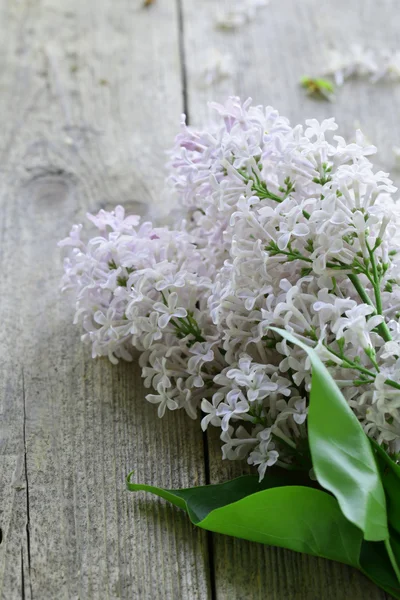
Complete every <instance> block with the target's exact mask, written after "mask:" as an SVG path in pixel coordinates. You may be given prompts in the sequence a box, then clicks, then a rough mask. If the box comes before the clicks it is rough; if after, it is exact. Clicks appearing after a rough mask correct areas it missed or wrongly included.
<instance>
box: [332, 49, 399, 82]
mask: <svg viewBox="0 0 400 600" xmlns="http://www.w3.org/2000/svg"><path fill="white" fill-rule="evenodd" d="M324 75H330V76H332V77H333V78H334V80H335V83H336V85H338V86H341V85H343V83H344V82H345V81H346V79H350V78H357V77H364V78H368V79H369V80H370V81H371V82H372V83H377V82H378V81H381V80H388V81H400V52H399V51H394V52H392V51H390V50H381V51H379V52H376V51H373V50H371V49H368V48H364V47H362V46H360V45H358V44H353V45H352V46H350V48H349V49H348V51H347V52H339V51H337V50H333V51H332V52H331V53H330V58H329V61H328V66H327V68H326V69H325V70H324Z"/></svg>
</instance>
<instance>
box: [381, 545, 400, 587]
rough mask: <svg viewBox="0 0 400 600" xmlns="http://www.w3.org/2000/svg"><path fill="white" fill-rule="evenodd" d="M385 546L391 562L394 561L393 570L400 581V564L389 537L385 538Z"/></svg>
mask: <svg viewBox="0 0 400 600" xmlns="http://www.w3.org/2000/svg"><path fill="white" fill-rule="evenodd" d="M385 548H386V550H387V553H388V555H389V558H390V562H391V563H392V567H393V571H394V572H395V573H396V577H397V581H398V582H399V583H400V568H399V565H398V564H397V560H396V557H395V555H394V552H393V548H392V546H391V544H390V539H389V538H388V539H386V540H385Z"/></svg>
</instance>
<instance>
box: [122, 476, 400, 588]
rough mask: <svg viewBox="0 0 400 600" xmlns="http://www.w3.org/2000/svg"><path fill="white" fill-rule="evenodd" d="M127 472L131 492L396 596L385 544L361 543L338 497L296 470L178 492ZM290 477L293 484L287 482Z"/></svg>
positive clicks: (217, 530)
mask: <svg viewBox="0 0 400 600" xmlns="http://www.w3.org/2000/svg"><path fill="white" fill-rule="evenodd" d="M131 475H132V474H131ZM131 475H129V476H128V479H127V487H128V489H129V490H130V491H147V492H151V493H153V494H156V495H157V496H160V497H162V498H165V499H167V500H169V501H170V502H172V503H173V504H175V505H176V506H178V507H179V508H183V509H184V510H186V511H187V513H188V514H189V517H190V519H191V521H192V522H193V523H194V524H195V525H197V526H199V527H201V528H203V529H206V530H208V531H213V532H215V533H223V534H227V535H231V536H235V537H238V538H243V539H246V540H250V541H255V542H261V543H263V544H270V545H274V546H280V547H283V548H288V549H290V550H294V551H297V552H304V553H307V554H311V555H313V556H320V557H323V558H328V559H331V560H336V561H339V562H342V563H345V564H348V565H351V566H353V567H356V568H358V569H360V570H361V571H362V572H363V573H364V574H365V575H367V576H368V577H369V578H370V579H372V581H373V582H374V583H376V584H377V585H379V586H380V587H381V588H383V589H384V590H386V591H387V592H389V593H390V594H392V596H394V597H395V598H398V599H400V588H398V587H397V583H396V576H395V574H394V572H393V569H392V567H391V564H390V562H389V560H388V556H387V553H386V551H385V547H384V545H383V544H382V543H376V542H365V541H363V536H362V532H361V530H360V529H359V528H358V527H355V526H354V525H352V524H351V523H350V522H349V521H348V520H347V519H346V518H345V517H344V516H343V514H342V512H341V510H340V507H339V504H338V502H337V500H336V499H335V498H334V497H333V496H331V495H330V494H328V493H327V492H324V491H322V490H318V489H314V488H311V487H305V486H300V485H296V484H295V482H296V480H297V479H298V477H299V476H298V475H297V474H292V473H281V472H279V471H276V472H274V471H273V470H270V471H269V472H268V473H267V476H266V477H265V479H264V480H263V481H262V482H261V483H259V482H258V478H257V477H255V476H252V475H248V476H243V477H238V478H237V479H234V480H232V481H229V482H227V483H223V484H218V485H209V486H201V487H197V488H189V489H180V490H166V489H164V488H157V487H155V486H149V485H141V484H136V483H133V482H132V478H131ZM288 481H290V482H291V483H292V484H293V485H289V486H288V485H285V483H287V482H288ZM282 483H283V485H281V484H282ZM261 488H264V489H261Z"/></svg>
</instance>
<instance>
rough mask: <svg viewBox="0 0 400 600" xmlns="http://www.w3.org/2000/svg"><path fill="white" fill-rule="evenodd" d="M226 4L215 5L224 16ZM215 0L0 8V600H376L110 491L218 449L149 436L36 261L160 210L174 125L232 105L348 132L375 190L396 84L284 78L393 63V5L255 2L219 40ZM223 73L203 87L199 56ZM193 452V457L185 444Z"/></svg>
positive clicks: (394, 127) (185, 422)
mask: <svg viewBox="0 0 400 600" xmlns="http://www.w3.org/2000/svg"><path fill="white" fill-rule="evenodd" d="M231 2H232V0H226V3H225V5H226V6H228V5H229V4H230V3H231ZM223 4H224V3H223V2H217V1H216V0H155V2H154V4H153V5H152V6H151V7H149V8H147V9H143V7H142V5H141V0H0V26H1V29H0V31H1V36H0V116H1V120H0V123H1V136H0V197H1V209H0V210H1V213H0V243H1V246H0V263H1V271H0V273H1V283H0V314H1V319H0V372H1V374H0V418H1V420H0V528H1V543H0V598H1V600H14V599H20V598H23V599H25V598H26V599H27V600H32V599H35V600H58V599H63V600H64V599H65V600H78V599H79V600H89V599H94V600H96V599H100V600H102V599H110V600H113V599H127V600H128V599H129V600H131V599H134V600H136V599H139V600H148V599H151V600H161V599H166V600H206V599H207V600H208V599H210V600H215V599H217V600H250V599H251V600H253V599H255V600H257V599H260V600H261V599H262V600H283V599H293V600H320V599H324V600H333V599H337V600H345V599H348V598H349V599H350V598H351V599H354V600H361V599H363V600H384V599H385V594H384V593H383V592H381V591H379V590H378V589H377V588H375V587H374V586H373V585H372V584H370V583H369V582H368V581H367V580H366V579H364V578H363V577H362V576H361V575H360V574H358V573H357V572H356V571H354V570H351V569H349V568H346V567H344V566H340V565H338V564H334V563H329V562H327V561H324V560H318V559H314V558H309V557H306V556H301V555H297V554H295V553H291V552H287V551H283V550H279V549H275V548H267V547H263V546H261V545H257V544H250V543H246V542H244V541H239V540H233V539H229V538H225V537H222V536H218V535H213V536H211V535H207V534H206V533H205V532H203V531H201V530H196V529H194V528H193V527H192V526H191V525H190V523H189V520H188V519H187V518H186V517H185V515H184V514H183V513H181V512H179V511H178V510H176V509H174V508H173V507H171V506H168V505H166V504H165V503H164V502H163V501H159V500H157V499H154V498H152V497H149V496H145V495H144V494H143V495H142V494H138V495H133V494H129V493H127V492H126V491H125V488H124V478H125V476H126V474H127V473H128V471H130V470H132V469H135V470H136V473H137V480H138V481H142V482H147V483H150V482H154V483H155V484H157V485H164V486H172V487H181V486H188V485H194V484H201V483H204V482H209V481H211V482H216V481H222V480H224V479H226V478H227V477H230V476H231V475H233V474H234V473H235V474H237V473H238V472H240V467H236V468H234V467H233V466H232V465H227V464H225V463H222V461H221V458H220V449H219V441H218V440H217V439H216V438H215V437H214V436H211V437H210V438H209V439H208V440H206V441H205V440H204V439H203V437H202V434H201V431H200V427H199V423H198V422H197V423H194V422H192V421H191V420H190V419H188V418H186V417H185V416H184V415H183V414H176V413H175V414H172V415H167V416H166V417H165V418H164V419H163V420H162V421H160V420H158V418H157V416H156V411H155V409H154V406H152V405H150V404H148V403H146V402H145V401H144V399H143V396H144V392H143V388H142V384H141V380H140V373H139V369H138V368H137V367H136V366H132V365H127V364H120V365H118V366H117V367H114V366H112V365H110V364H109V363H108V362H107V361H106V360H97V361H92V360H91V358H90V352H89V350H88V348H84V347H82V346H81V344H80V341H79V335H80V332H79V331H78V330H77V329H76V328H73V327H72V326H71V320H72V309H71V307H70V306H69V305H68V303H67V301H66V300H65V299H64V298H62V297H60V294H59V291H58V285H59V279H60V276H61V270H62V268H61V257H60V253H59V251H58V249H57V248H56V243H57V241H58V239H59V238H61V237H64V236H65V235H66V234H67V232H68V230H69V227H70V224H71V223H74V222H81V221H82V219H84V215H85V213H86V211H88V210H89V211H92V212H95V211H98V210H99V209H100V208H102V207H107V208H111V207H113V206H114V205H115V204H117V203H121V204H123V205H125V206H126V207H127V208H128V209H129V210H132V211H136V212H137V211H138V212H139V213H140V214H145V213H146V212H147V211H148V210H149V207H151V210H153V212H154V211H155V212H156V213H161V212H162V211H163V212H164V213H165V212H168V207H165V204H163V203H162V201H160V198H162V196H161V189H162V182H163V177H164V171H163V165H164V162H165V155H164V152H165V150H166V149H167V148H168V147H169V146H170V145H171V142H172V139H173V137H174V135H175V133H176V132H177V129H178V125H179V115H180V113H181V112H182V111H183V110H185V111H187V112H188V114H189V117H190V121H191V123H193V124H195V123H200V122H202V121H203V120H204V119H205V115H206V102H207V101H208V100H210V99H216V100H222V99H223V98H224V97H226V96H227V95H228V94H231V93H236V94H240V95H242V96H243V97H244V98H245V97H247V96H252V97H253V99H254V101H255V102H257V103H264V104H272V105H273V106H275V107H276V108H278V109H279V111H280V112H281V113H282V114H285V115H288V116H289V117H290V118H291V119H292V121H294V122H296V121H299V120H304V119H305V118H310V117H317V118H324V117H328V116H332V115H334V116H336V117H337V119H338V121H339V123H340V126H341V128H340V132H341V133H342V134H343V135H345V136H349V137H350V138H351V137H352V136H353V132H354V129H355V128H356V127H359V126H360V125H361V127H362V128H363V130H364V131H365V133H366V134H367V136H368V137H369V139H370V140H371V141H372V142H374V143H376V144H377V145H378V146H379V149H380V151H379V155H378V157H377V162H378V164H379V166H380V167H383V168H384V170H391V171H393V175H394V178H395V180H396V179H397V180H398V179H399V174H398V173H397V174H396V164H395V159H394V156H393V153H392V146H393V145H399V146H400V124H399V100H400V85H399V84H393V85H385V84H379V85H377V86H375V87H373V86H371V85H369V84H368V83H366V82H360V81H358V82H351V83H349V84H348V85H346V86H345V87H344V88H343V89H342V90H340V91H339V94H338V98H337V101H336V103H334V104H329V103H324V102H316V101H314V100H311V99H309V98H307V97H306V96H305V94H304V92H303V91H302V90H301V89H300V88H299V86H298V80H299V78H300V77H301V76H302V75H304V74H309V73H311V74H313V73H317V72H318V70H320V69H322V67H323V65H324V60H325V57H326V53H327V51H328V48H329V46H335V47H338V48H339V49H340V48H342V49H344V50H346V49H347V48H348V47H349V46H350V45H351V44H352V43H354V42H358V43H361V44H367V45H371V46H372V47H374V48H378V47H379V46H382V45H383V46H385V47H389V48H392V49H395V48H396V45H397V44H398V42H399V39H398V35H399V33H398V32H399V29H400V13H399V4H398V2H397V1H396V0H353V1H352V2H349V0H271V3H270V5H269V6H268V7H266V8H264V9H260V11H259V12H258V15H257V19H256V21H254V22H253V23H251V24H249V25H246V26H245V27H243V28H241V29H240V30H238V31H237V32H235V33H229V32H220V31H217V30H216V29H215V28H214V14H215V10H216V8H217V7H221V6H223ZM214 48H215V49H219V50H220V51H222V52H225V51H229V52H230V53H231V54H232V55H233V57H234V59H235V62H236V68H235V74H234V76H233V77H232V78H231V79H226V80H225V81H223V82H221V83H218V84H216V85H214V86H213V87H206V86H204V84H203V83H202V78H201V70H202V68H203V66H204V60H205V59H206V58H207V57H208V55H209V54H208V53H209V52H210V51H211V50H212V49H214ZM205 442H206V443H205Z"/></svg>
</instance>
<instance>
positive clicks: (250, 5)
mask: <svg viewBox="0 0 400 600" xmlns="http://www.w3.org/2000/svg"><path fill="white" fill-rule="evenodd" d="M268 4H269V0H247V1H245V2H242V3H241V4H240V5H239V4H236V5H235V6H233V7H231V8H229V9H222V10H219V11H218V13H217V15H216V18H215V25H216V27H217V28H218V29H227V30H229V29H237V28H239V27H242V26H243V25H245V24H246V23H249V22H250V21H253V20H254V19H255V17H256V12H257V9H258V8H263V7H264V6H267V5H268Z"/></svg>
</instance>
